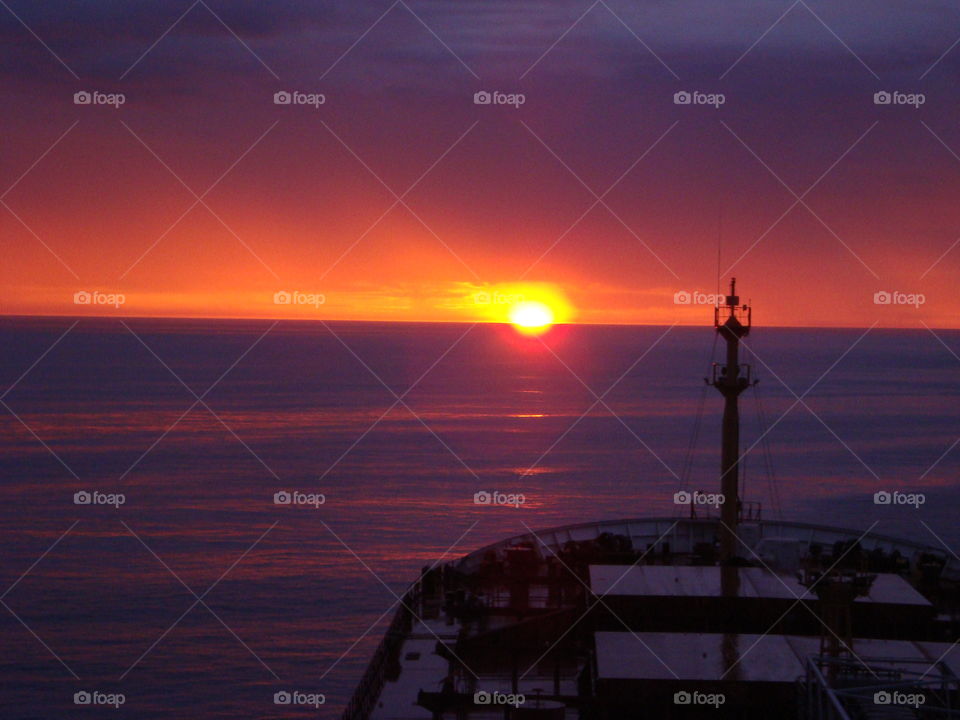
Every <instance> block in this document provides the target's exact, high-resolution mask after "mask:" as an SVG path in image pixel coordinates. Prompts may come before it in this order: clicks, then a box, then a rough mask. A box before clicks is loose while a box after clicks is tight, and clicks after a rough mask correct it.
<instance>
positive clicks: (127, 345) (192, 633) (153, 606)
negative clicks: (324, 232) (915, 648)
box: [0, 318, 960, 718]
mask: <svg viewBox="0 0 960 720" xmlns="http://www.w3.org/2000/svg"><path fill="white" fill-rule="evenodd" d="M716 350H718V348H715V347H714V333H713V331H712V330H711V329H710V328H709V327H707V328H690V327H675V328H666V327H612V326H558V327H554V328H553V329H551V330H550V332H548V333H547V334H546V335H544V336H541V337H540V338H535V337H525V336H521V335H519V334H517V333H516V332H515V331H514V330H513V329H512V328H509V327H506V326H501V325H476V326H469V325H459V324H386V323H385V324H381V323H330V324H323V323H307V322H279V323H274V322H273V321H212V320H211V321H199V320H144V319H133V318H131V319H124V320H122V321H121V320H120V319H116V318H109V319H107V318H105V319H99V318H97V319H82V320H79V321H78V320H76V319H68V318H45V319H24V318H5V319H2V320H0V394H2V400H3V405H0V427H2V432H0V477H2V482H0V523H2V543H0V547H2V552H0V592H2V593H3V595H2V599H3V604H4V606H5V608H0V619H2V620H0V666H2V667H0V672H2V676H3V683H2V689H0V704H2V707H3V708H4V709H3V712H2V714H3V717H5V718H53V717H85V716H87V715H88V714H89V715H90V716H93V714H94V713H97V712H99V713H100V714H103V713H107V714H108V716H109V717H136V718H169V717H178V718H181V717H195V718H238V717H244V718H281V717H306V716H310V717H320V718H335V717H338V716H339V714H340V712H341V711H342V709H343V706H344V704H345V702H346V700H347V699H348V698H349V696H350V694H351V692H352V690H353V687H354V685H355V684H356V682H357V681H358V680H359V678H360V676H361V674H362V673H363V670H364V668H365V665H366V662H367V661H368V659H369V657H370V655H371V654H372V652H373V649H374V647H375V646H376V644H377V643H378V642H379V640H380V637H381V634H382V632H383V631H384V629H385V627H386V625H387V624H388V623H389V620H390V617H391V613H392V611H390V608H391V607H392V606H393V604H394V603H395V601H396V597H395V595H394V594H400V593H402V591H403V590H404V588H405V587H406V586H407V585H408V584H409V583H410V582H412V581H413V580H414V579H415V578H416V577H417V575H418V573H419V571H420V568H422V567H423V566H425V565H429V564H431V563H432V562H434V561H436V560H437V559H439V558H440V557H446V558H454V557H457V556H458V555H462V554H464V553H466V552H469V551H470V550H471V549H474V548H477V547H480V546H482V545H484V544H486V543H489V542H493V541H495V540H498V539H500V538H503V537H506V536H511V535H516V534H521V533H524V532H526V531H527V527H530V528H533V529H537V528H548V527H552V526H556V525H561V524H565V523H574V522H583V521H588V520H591V519H610V518H627V517H639V516H661V517H670V516H679V515H681V514H683V513H684V512H685V508H683V507H680V506H678V505H676V504H675V503H674V493H676V492H677V491H678V490H680V489H697V490H703V491H713V490H714V489H715V488H716V487H717V482H718V481H717V477H718V474H719V472H718V465H719V426H720V413H721V409H722V399H721V397H720V395H719V394H718V393H717V392H716V391H715V390H714V389H712V388H710V387H708V386H707V385H706V384H705V383H704V377H706V376H707V375H708V374H709V373H710V363H711V360H712V359H719V356H717V357H716V358H713V357H712V356H713V355H714V353H715V352H716ZM744 351H745V352H744V355H745V356H746V357H745V358H744V361H745V362H748V363H750V364H751V365H752V368H753V374H754V376H755V377H757V378H759V380H760V382H759V384H758V385H757V386H756V387H755V388H754V389H751V390H749V391H748V392H747V393H745V394H744V395H743V397H742V401H741V417H742V422H743V430H742V442H743V445H744V447H745V448H751V450H750V451H749V452H748V453H747V455H746V459H745V461H744V468H743V470H744V480H743V488H744V494H745V499H747V500H752V501H758V502H761V503H762V506H763V513H764V517H770V518H778V517H783V518H784V519H791V520H799V521H807V522H819V523H824V524H832V525H839V526H842V527H849V528H854V529H861V530H865V529H866V528H867V527H869V526H870V525H872V524H873V523H874V522H876V523H877V525H876V527H875V531H876V532H880V533H886V534H892V535H901V536H905V537H909V538H912V539H915V540H918V541H923V542H929V543H930V544H932V545H938V544H940V543H941V542H942V543H944V544H946V545H947V546H948V547H949V548H952V549H957V550H960V526H958V525H957V523H956V522H955V515H956V512H955V508H956V507H958V501H960V489H958V484H957V482H956V478H957V472H958V469H960V449H956V448H954V447H953V446H954V444H955V443H956V442H957V440H958V438H960V402H958V399H960V358H958V357H956V356H955V355H953V353H960V333H957V332H952V331H939V330H938V331H937V332H936V336H935V335H933V334H932V333H931V332H929V331H928V330H926V329H923V328H920V329H918V330H885V329H881V328H874V329H872V330H870V331H867V330H866V329H831V330H823V329H785V328H760V329H756V330H754V332H753V333H752V334H751V335H750V336H749V337H748V338H747V339H746V347H745V348H744ZM798 398H799V399H798ZM771 426H772V427H771ZM895 490H896V491H900V492H903V493H908V494H911V495H912V496H913V497H915V498H921V499H922V503H920V502H919V501H918V502H915V503H914V504H912V505H909V504H908V505H898V506H896V505H877V504H875V503H874V494H875V493H877V492H881V491H888V492H890V491H895ZM477 493H490V494H492V493H498V494H499V496H512V497H513V499H514V500H515V502H513V503H512V504H503V505H495V504H477V503H476V502H475V497H474V496H475V495H476V494H477ZM287 500H289V502H286V501H287ZM282 691H289V692H293V691H298V692H302V693H305V694H314V695H317V696H319V695H322V696H323V699H324V703H323V704H322V705H319V706H317V707H308V708H303V707H298V708H294V709H291V708H290V707H288V706H283V705H276V704H274V694H275V693H277V692H282ZM76 693H89V695H79V696H77V697H78V699H79V700H81V701H83V700H85V699H90V701H91V704H92V705H98V707H96V708H95V707H80V706H78V705H76V704H75V694H76ZM121 696H122V700H123V702H122V704H121V703H120V698H121ZM111 703H112V705H113V706H116V705H119V707H117V708H116V709H115V708H114V707H112V706H111Z"/></svg>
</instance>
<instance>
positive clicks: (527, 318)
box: [510, 301, 554, 335]
mask: <svg viewBox="0 0 960 720" xmlns="http://www.w3.org/2000/svg"><path fill="white" fill-rule="evenodd" d="M553 319H554V316H553V310H551V309H550V308H549V307H548V306H547V305H544V304H543V303H541V302H535V301H527V302H522V303H520V304H518V305H515V306H514V307H513V308H512V309H511V311H510V322H511V323H513V325H514V326H515V327H516V328H517V330H519V331H520V332H522V333H525V334H527V335H539V334H540V333H542V332H546V331H547V330H548V329H549V328H550V326H551V325H552V324H553Z"/></svg>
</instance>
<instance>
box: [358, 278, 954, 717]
mask: <svg viewBox="0 0 960 720" xmlns="http://www.w3.org/2000/svg"><path fill="white" fill-rule="evenodd" d="M715 313H716V314H715V322H714V325H715V327H716V330H717V333H718V335H719V338H720V339H722V340H723V341H724V342H725V345H726V361H725V362H724V363H715V364H714V366H713V374H712V377H710V378H707V382H708V384H710V385H712V386H714V387H715V388H717V390H719V391H720V393H721V394H722V395H723V398H724V412H723V447H722V456H721V483H720V489H721V492H722V493H723V495H724V497H725V498H726V502H723V503H722V505H721V510H720V517H705V516H702V513H700V512H699V511H695V505H694V504H692V503H691V505H690V516H689V517H687V518H682V519H677V518H650V519H634V520H621V521H609V522H608V521H603V522H595V523H580V524H576V525H568V526H565V527H559V528H552V529H549V530H543V531H536V532H535V533H528V534H525V535H518V536H517V537H512V538H508V539H506V540H503V541H501V542H498V543H495V544H493V545H489V546H487V547H484V548H481V549H479V550H477V551H475V552H472V553H470V554H469V555H466V556H465V557H463V558H461V559H459V560H457V561H454V562H450V563H447V564H443V565H440V566H437V567H434V568H432V569H429V570H425V571H424V572H423V574H422V576H421V577H420V579H419V580H418V581H417V582H416V583H414V584H413V585H412V586H411V588H410V589H409V590H408V591H407V592H406V593H405V595H404V596H403V601H402V604H401V605H400V606H399V607H398V610H397V612H396V614H395V616H394V617H393V621H392V622H391V624H390V627H389V629H388V631H387V633H386V636H385V637H384V638H383V640H382V642H381V643H380V645H379V647H378V648H377V650H376V652H375V653H374V656H373V659H372V661H371V662H370V665H369V667H368V668H367V671H366V673H365V674H364V676H363V678H362V680H361V682H360V684H359V686H358V688H357V690H356V692H355V693H354V696H353V699H352V700H351V702H350V703H349V705H348V706H347V709H346V710H345V712H344V714H343V720H367V719H370V720H401V719H403V720H406V719H408V718H422V719H424V720H439V719H441V718H451V719H452V718H456V719H457V720H467V719H469V720H479V719H481V718H491V719H493V718H515V719H516V720H523V719H528V720H539V719H542V720H570V719H572V718H578V719H583V720H607V719H610V720H613V719H620V718H651V719H657V720H659V719H660V718H701V717H703V718H758V719H760V718H763V719H764V720H766V719H768V718H771V717H775V716H778V717H784V718H789V717H794V718H802V719H808V720H813V719H817V720H865V719H867V718H946V717H960V710H956V709H955V708H957V707H958V701H960V692H958V679H957V674H958V673H960V646H958V647H956V649H955V651H953V652H951V650H954V641H956V640H957V638H958V637H960V634H958V631H960V623H958V612H957V609H958V606H960V603H958V592H957V589H958V585H960V563H958V562H957V561H956V558H955V557H954V556H952V554H951V553H949V552H947V551H945V550H944V549H943V548H937V547H931V546H928V545H925V544H922V543H919V542H913V541H911V540H908V539H898V538H894V537H888V536H886V535H881V534H877V533H872V532H866V533H864V532H859V531H856V530H847V529H842V528H834V527H826V526H822V525H812V524H806V523H797V522H784V521H771V520H765V519H763V518H762V512H761V509H760V507H759V505H758V504H755V503H754V504H751V503H745V502H743V501H741V499H740V497H739V494H738V490H739V488H738V481H739V472H740V468H739V467H738V463H739V459H740V455H739V444H740V442H739V416H738V397H739V395H740V394H741V393H742V392H743V391H744V390H745V389H746V388H747V387H749V386H750V385H751V384H752V383H753V382H754V381H753V380H752V378H751V370H750V367H749V366H748V365H744V364H741V363H740V360H739V346H740V340H741V338H743V337H744V336H746V335H747V334H748V333H749V332H750V326H751V311H750V308H749V307H748V306H746V305H741V304H740V301H739V298H738V297H737V295H736V285H735V281H731V284H730V294H729V295H728V296H727V297H726V298H725V301H724V303H723V304H722V305H720V306H719V307H717V308H716V311H715Z"/></svg>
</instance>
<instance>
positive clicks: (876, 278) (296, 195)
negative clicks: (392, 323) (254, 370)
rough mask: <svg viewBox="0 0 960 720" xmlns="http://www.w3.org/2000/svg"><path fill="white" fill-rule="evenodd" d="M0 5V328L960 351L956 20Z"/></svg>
mask: <svg viewBox="0 0 960 720" xmlns="http://www.w3.org/2000/svg"><path fill="white" fill-rule="evenodd" d="M5 3H6V5H5V7H0V46H2V55H3V59H4V61H3V63H0V81H2V83H3V96H4V103H3V107H4V109H3V112H2V113H0V129H2V132H3V139H4V142H3V143H2V144H0V197H2V205H0V253H2V257H3V261H2V263H0V313H2V314H7V315H32V314H40V315H121V316H122V315H130V316H171V317H181V316H183V317H254V318H260V317H264V318H266V317H279V318H297V319H309V318H322V319H334V320H397V321H473V320H494V321H502V320H504V319H506V318H507V317H509V311H510V308H511V306H512V304H515V303H516V302H518V301H521V300H524V301H525V300H531V299H533V300H538V301H542V302H545V303H547V304H549V305H550V306H551V307H552V308H554V309H555V310H556V317H557V319H558V320H560V321H569V322H589V323H641V324H642V323H655V324H660V323H666V324H670V323H674V322H676V323H681V324H703V323H704V322H709V321H710V320H712V311H711V308H710V305H712V303H713V301H714V298H713V297H712V295H711V294H712V293H715V292H716V290H717V287H718V278H720V279H722V280H720V282H722V283H723V284H724V285H725V284H726V282H727V279H728V278H729V277H730V276H732V275H735V276H737V278H738V282H739V287H740V289H741V298H742V300H743V301H748V300H749V301H750V302H751V303H752V304H754V305H755V306H756V310H755V314H754V320H755V322H757V323H762V324H766V325H811V326H862V327H869V326H871V325H873V324H875V323H876V324H878V325H880V326H887V327H922V326H923V325H924V324H926V325H928V326H930V327H944V328H956V327H958V326H960V312H958V311H960V298H958V297H957V293H956V292H955V287H956V285H957V282H956V281H957V278H958V276H960V246H956V247H955V245H956V244H957V243H958V239H960V204H958V203H957V202H956V197H957V190H958V189H960V127H958V125H957V121H956V118H957V117H958V112H957V111H958V109H960V98H958V96H957V91H956V87H957V82H956V80H957V75H958V72H960V47H958V46H957V41H958V39H960V6H957V5H956V4H955V3H949V2H915V3H910V4H906V3H894V2H886V1H884V0H872V1H870V2H866V1H863V2H859V1H857V2H846V3H843V4H842V5H838V4H836V3H829V2H819V1H816V0H809V1H808V0H797V1H796V2H793V3H792V4H791V3H790V2H779V1H778V2H773V1H772V0H771V1H759V0H737V1H732V2H725V3H722V4H721V3H716V2H710V1H707V0H695V1H691V2H683V3H679V2H657V1H651V2H642V3H636V2H624V1H622V0H603V1H601V2H595V3H593V4H591V3H590V2H589V0H583V1H581V2H567V1H566V0H563V1H550V2H547V1H543V2H539V1H534V0H531V1H530V2H522V3H519V2H515V1H508V0H477V1H463V2H457V3H450V2H440V1H434V0H431V1H429V2H427V1H418V0H406V1H396V2H390V1H385V2H347V1H342V0H337V1H334V2H292V1H282V0H281V1H278V2H271V3H261V2H253V1H252V0H251V1H247V0H234V1H232V2H225V1H224V0H198V1H197V2H192V0H184V1H183V2H170V1H169V0H165V1H163V2H161V1H152V0H141V1H139V2H123V1H120V0H111V1H99V2H98V1H95V0H86V1H81V2H77V1H73V0H71V1H69V2H68V1H66V0H51V1H50V2H44V3H34V2H29V1H28V0H5ZM78 92H79V93H84V92H85V93H91V94H95V93H101V95H98V96H96V98H97V99H96V100H95V101H94V102H91V103H90V104H77V103H76V102H75V94H76V93H78ZM278 92H286V93H301V95H299V96H298V98H300V100H301V101H302V102H299V103H291V104H277V103H276V102H275V94H276V93H278ZM478 92H488V93H502V95H500V96H498V97H499V98H500V99H502V100H504V101H505V102H503V103H499V102H492V103H490V104H477V103H476V102H475V94H476V93H478ZM883 92H886V93H891V97H892V98H893V101H892V102H891V103H889V104H877V102H876V97H875V94H876V93H883ZM677 93H689V94H690V96H691V97H693V98H694V102H691V103H689V104H684V103H678V102H676V100H677V99H678V98H679V99H681V100H682V99H683V98H684V97H685V96H683V95H681V96H677ZM897 93H899V95H897ZM118 94H122V100H123V102H122V104H119V101H120V99H119V97H117V96H118ZM320 96H322V100H323V102H322V103H321V102H320ZM519 96H522V97H519ZM882 97H883V96H881V99H882ZM521 100H522V102H521ZM286 301H288V302H286Z"/></svg>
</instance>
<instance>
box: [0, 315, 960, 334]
mask: <svg viewBox="0 0 960 720" xmlns="http://www.w3.org/2000/svg"><path fill="white" fill-rule="evenodd" d="M0 318H3V319H8V318H9V319H21V320H39V319H51V320H52V319H63V320H78V321H79V320H85V319H93V320H110V319H115V320H183V321H198V320H206V321H213V320H215V321H225V322H245V321H253V320H260V321H264V322H270V321H276V322H297V323H318V324H321V325H322V324H326V323H370V324H391V325H505V326H512V325H513V323H510V322H503V321H498V320H481V319H478V320H397V319H389V320H372V319H343V318H341V319H330V318H301V317H296V318H293V317H273V316H257V315H249V316H248V315H229V316H225V315H59V314H33V315H23V314H16V313H4V312H0ZM553 326H554V327H566V326H581V327H671V326H673V327H680V328H704V327H711V326H712V323H682V322H675V323H668V322H646V323H644V322H606V323H604V322H575V321H574V322H558V323H553ZM868 327H871V326H869V325H776V324H771V325H757V326H755V327H754V329H760V328H769V329H784V330H866V329H867V328H868ZM932 328H933V329H937V330H947V331H950V330H960V327H945V326H936V325H935V326H932ZM876 329H878V330H924V329H927V330H929V329H931V326H928V325H926V324H923V323H921V324H920V325H918V326H909V325H889V326H876Z"/></svg>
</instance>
